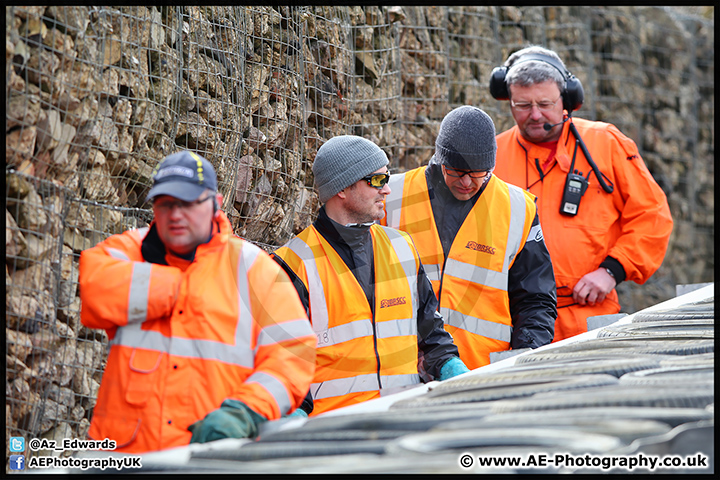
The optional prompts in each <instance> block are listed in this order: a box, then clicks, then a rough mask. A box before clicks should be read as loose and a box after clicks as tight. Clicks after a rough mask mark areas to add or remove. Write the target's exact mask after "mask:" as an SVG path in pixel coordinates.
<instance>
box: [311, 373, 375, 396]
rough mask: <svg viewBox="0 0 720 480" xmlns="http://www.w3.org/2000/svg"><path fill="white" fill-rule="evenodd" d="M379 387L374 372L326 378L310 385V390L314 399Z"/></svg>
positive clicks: (372, 389) (369, 390)
mask: <svg viewBox="0 0 720 480" xmlns="http://www.w3.org/2000/svg"><path fill="white" fill-rule="evenodd" d="M379 389H380V385H378V377H377V375H376V374H374V373H368V374H365V375H356V376H354V377H348V378H338V379H335V380H326V381H324V382H320V383H313V384H312V385H310V391H311V392H312V397H313V398H314V399H321V398H328V397H338V396H340V395H346V394H348V393H359V392H372V391H374V390H379Z"/></svg>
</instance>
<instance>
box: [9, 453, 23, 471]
mask: <svg viewBox="0 0 720 480" xmlns="http://www.w3.org/2000/svg"><path fill="white" fill-rule="evenodd" d="M10 470H25V455H10Z"/></svg>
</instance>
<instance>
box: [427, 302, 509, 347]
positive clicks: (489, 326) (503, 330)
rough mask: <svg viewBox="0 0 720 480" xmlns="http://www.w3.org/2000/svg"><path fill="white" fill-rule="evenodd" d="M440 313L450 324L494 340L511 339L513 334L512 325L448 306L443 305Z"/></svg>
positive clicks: (507, 340) (506, 340) (504, 340)
mask: <svg viewBox="0 0 720 480" xmlns="http://www.w3.org/2000/svg"><path fill="white" fill-rule="evenodd" d="M440 313H441V314H442V316H443V318H444V319H445V323H446V324H448V325H452V326H453V327H457V328H461V329H463V330H466V331H468V332H470V333H474V334H475V335H481V336H483V337H487V338H492V339H493V340H500V341H502V342H509V341H510V337H511V335H512V327H511V326H510V325H503V324H500V323H495V322H491V321H489V320H483V319H481V318H476V317H472V316H470V315H464V314H462V313H460V312H458V311H456V310H451V309H449V308H447V307H441V308H440Z"/></svg>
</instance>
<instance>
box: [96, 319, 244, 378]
mask: <svg viewBox="0 0 720 480" xmlns="http://www.w3.org/2000/svg"><path fill="white" fill-rule="evenodd" d="M141 326H142V324H140V323H134V324H131V325H127V326H125V327H121V328H118V330H117V332H116V334H115V338H114V339H113V340H111V342H110V343H111V344H112V345H122V346H125V347H132V348H143V349H146V350H154V351H157V352H164V353H167V354H169V355H175V356H178V357H189V358H199V359H202V360H215V361H218V362H223V363H229V364H233V365H239V366H241V367H245V368H250V369H252V368H254V364H255V355H254V353H253V352H252V351H251V350H250V349H249V348H238V347H237V346H235V345H228V344H227V343H222V342H216V341H214V340H198V339H190V338H180V337H166V336H165V335H163V334H162V333H160V332H157V331H154V330H141Z"/></svg>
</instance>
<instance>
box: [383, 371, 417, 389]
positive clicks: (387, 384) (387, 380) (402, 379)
mask: <svg viewBox="0 0 720 480" xmlns="http://www.w3.org/2000/svg"><path fill="white" fill-rule="evenodd" d="M380 383H382V386H383V388H397V387H406V386H408V385H415V384H416V383H420V375H418V374H417V373H407V374H404V375H381V376H380Z"/></svg>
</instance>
